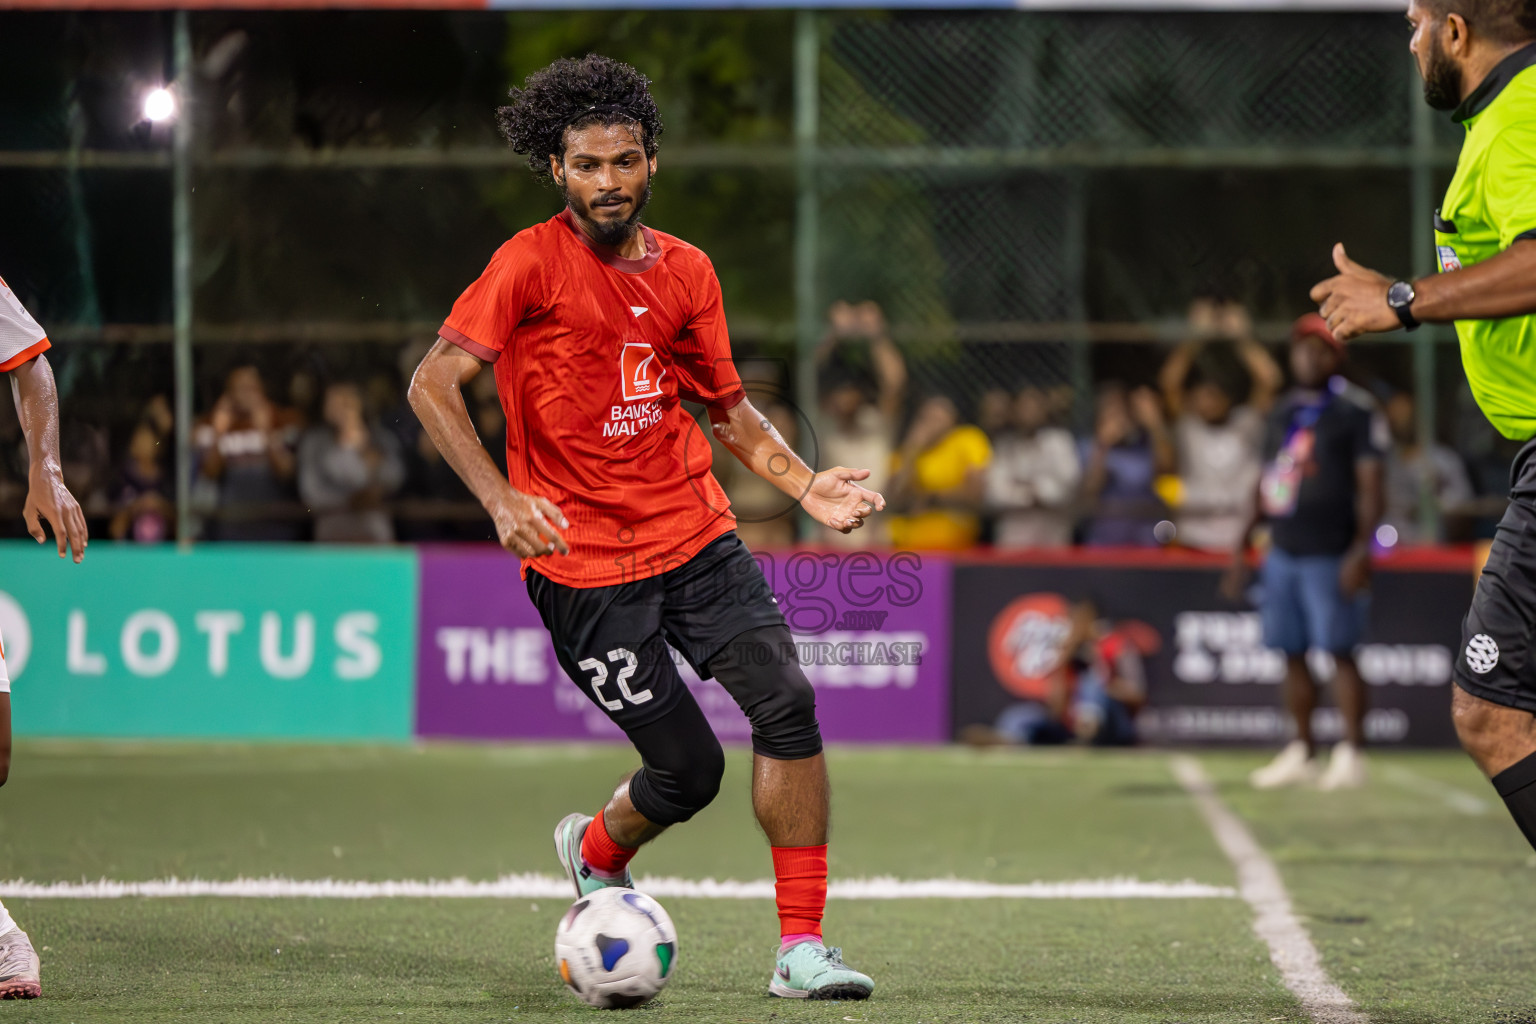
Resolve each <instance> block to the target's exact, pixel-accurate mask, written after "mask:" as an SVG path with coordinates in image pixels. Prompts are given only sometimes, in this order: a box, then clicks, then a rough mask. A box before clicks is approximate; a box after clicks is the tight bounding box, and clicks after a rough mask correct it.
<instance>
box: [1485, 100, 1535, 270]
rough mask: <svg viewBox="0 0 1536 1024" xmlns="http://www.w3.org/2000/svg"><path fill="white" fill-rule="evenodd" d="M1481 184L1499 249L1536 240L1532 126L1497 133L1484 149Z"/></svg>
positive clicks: (1515, 125)
mask: <svg viewBox="0 0 1536 1024" xmlns="http://www.w3.org/2000/svg"><path fill="white" fill-rule="evenodd" d="M1483 183H1484V184H1483V188H1484V192H1485V200H1484V201H1485V203H1486V204H1487V210H1488V223H1490V224H1492V225H1493V226H1494V228H1495V229H1496V230H1497V231H1498V232H1499V247H1500V248H1501V249H1507V248H1509V247H1510V246H1511V245H1514V244H1515V243H1516V242H1517V241H1520V240H1522V239H1536V124H1529V123H1525V122H1521V123H1518V124H1512V125H1510V126H1508V127H1507V128H1505V129H1504V130H1503V131H1502V132H1500V133H1499V137H1498V138H1496V139H1494V140H1493V144H1492V145H1491V146H1490V147H1489V149H1488V160H1487V164H1486V165H1485V167H1484V171H1483Z"/></svg>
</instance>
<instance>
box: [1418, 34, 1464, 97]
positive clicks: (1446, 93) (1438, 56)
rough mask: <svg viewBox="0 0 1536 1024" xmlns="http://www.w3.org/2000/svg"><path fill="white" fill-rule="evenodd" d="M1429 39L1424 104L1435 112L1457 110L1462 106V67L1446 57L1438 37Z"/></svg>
mask: <svg viewBox="0 0 1536 1024" xmlns="http://www.w3.org/2000/svg"><path fill="white" fill-rule="evenodd" d="M1429 38H1430V44H1429V52H1427V53H1426V54H1425V55H1424V102H1425V103H1428V104H1429V105H1430V106H1431V107H1433V108H1434V109H1435V110H1455V109H1456V108H1457V107H1459V106H1461V84H1462V82H1461V66H1460V65H1459V64H1457V63H1456V62H1455V61H1453V60H1451V58H1450V57H1447V56H1446V54H1445V51H1444V50H1442V49H1441V48H1440V41H1439V39H1438V38H1437V37H1435V36H1430V37H1429Z"/></svg>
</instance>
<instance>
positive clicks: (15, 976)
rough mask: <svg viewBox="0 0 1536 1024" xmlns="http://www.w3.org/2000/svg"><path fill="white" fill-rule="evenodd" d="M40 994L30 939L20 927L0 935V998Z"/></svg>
mask: <svg viewBox="0 0 1536 1024" xmlns="http://www.w3.org/2000/svg"><path fill="white" fill-rule="evenodd" d="M42 994H43V987H42V985H41V984H40V983H39V982H38V967H37V954H36V953H35V952H33V950H32V940H31V939H29V938H27V933H26V932H24V931H22V930H21V929H20V928H13V929H11V930H10V931H8V932H6V933H5V934H4V935H0V999H36V998H37V997H38V996H40V995H42Z"/></svg>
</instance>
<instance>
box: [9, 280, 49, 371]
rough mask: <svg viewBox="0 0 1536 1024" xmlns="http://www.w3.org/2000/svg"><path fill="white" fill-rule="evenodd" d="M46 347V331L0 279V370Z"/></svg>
mask: <svg viewBox="0 0 1536 1024" xmlns="http://www.w3.org/2000/svg"><path fill="white" fill-rule="evenodd" d="M48 348H49V343H48V335H47V333H46V332H45V331H44V330H43V329H42V327H40V326H38V323H37V321H36V320H34V319H32V315H31V314H30V313H28V312H27V310H26V308H25V307H24V306H22V304H21V300H20V299H18V298H17V297H16V296H15V294H14V293H13V292H12V291H11V289H10V288H9V287H8V286H7V285H6V283H5V282H4V281H3V280H0V373H9V372H10V371H12V370H14V369H16V367H18V366H20V365H21V364H22V363H25V362H27V361H28V360H30V359H35V358H36V357H38V356H39V355H42V354H43V353H44V352H46V351H48Z"/></svg>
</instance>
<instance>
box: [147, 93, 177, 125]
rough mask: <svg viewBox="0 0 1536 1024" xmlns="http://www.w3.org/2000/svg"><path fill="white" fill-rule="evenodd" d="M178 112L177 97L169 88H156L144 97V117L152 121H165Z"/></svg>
mask: <svg viewBox="0 0 1536 1024" xmlns="http://www.w3.org/2000/svg"><path fill="white" fill-rule="evenodd" d="M175 113H176V98H175V97H174V96H172V95H171V90H169V89H156V90H154V91H153V92H151V93H150V94H149V95H148V96H145V97H144V117H145V118H146V119H147V120H150V121H164V120H165V119H166V118H168V117H171V116H172V115H174V114H175Z"/></svg>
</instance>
